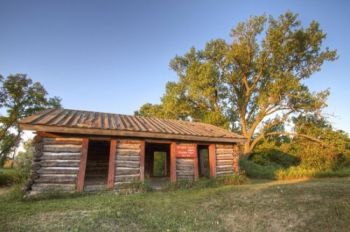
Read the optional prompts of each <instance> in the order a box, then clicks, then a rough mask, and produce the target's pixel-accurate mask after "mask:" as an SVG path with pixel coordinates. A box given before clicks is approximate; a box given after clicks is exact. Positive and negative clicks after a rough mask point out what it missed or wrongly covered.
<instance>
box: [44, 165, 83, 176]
mask: <svg viewBox="0 0 350 232" xmlns="http://www.w3.org/2000/svg"><path fill="white" fill-rule="evenodd" d="M78 171H79V168H78V167H76V168H75V167H74V168H73V167H70V168H67V167H61V168H60V167H47V168H45V167H43V168H40V169H39V170H38V173H39V174H78Z"/></svg>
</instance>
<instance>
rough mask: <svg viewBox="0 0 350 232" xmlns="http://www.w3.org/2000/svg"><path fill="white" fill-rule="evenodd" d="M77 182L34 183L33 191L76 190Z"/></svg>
mask: <svg viewBox="0 0 350 232" xmlns="http://www.w3.org/2000/svg"><path fill="white" fill-rule="evenodd" d="M74 189H75V184H62V183H61V184H53V183H52V184H44V183H37V184H33V185H32V191H37V192H45V191H74Z"/></svg>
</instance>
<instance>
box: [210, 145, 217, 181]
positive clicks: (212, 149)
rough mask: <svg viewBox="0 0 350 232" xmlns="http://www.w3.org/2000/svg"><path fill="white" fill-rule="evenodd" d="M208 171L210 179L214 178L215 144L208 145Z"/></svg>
mask: <svg viewBox="0 0 350 232" xmlns="http://www.w3.org/2000/svg"><path fill="white" fill-rule="evenodd" d="M209 169H210V177H216V148H215V144H210V145H209Z"/></svg>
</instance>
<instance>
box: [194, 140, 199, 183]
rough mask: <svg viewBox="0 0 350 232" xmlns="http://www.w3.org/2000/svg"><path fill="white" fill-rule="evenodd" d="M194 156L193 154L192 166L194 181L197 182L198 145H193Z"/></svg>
mask: <svg viewBox="0 0 350 232" xmlns="http://www.w3.org/2000/svg"><path fill="white" fill-rule="evenodd" d="M194 147H195V154H194V159H193V162H194V164H193V166H194V180H198V177H199V170H198V155H199V154H198V145H197V144H195V145H194Z"/></svg>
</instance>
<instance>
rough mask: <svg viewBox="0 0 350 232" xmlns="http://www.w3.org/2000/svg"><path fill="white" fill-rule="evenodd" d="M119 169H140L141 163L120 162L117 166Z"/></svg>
mask: <svg viewBox="0 0 350 232" xmlns="http://www.w3.org/2000/svg"><path fill="white" fill-rule="evenodd" d="M116 167H117V169H118V168H140V162H139V161H119V162H118V163H117V165H116Z"/></svg>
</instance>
